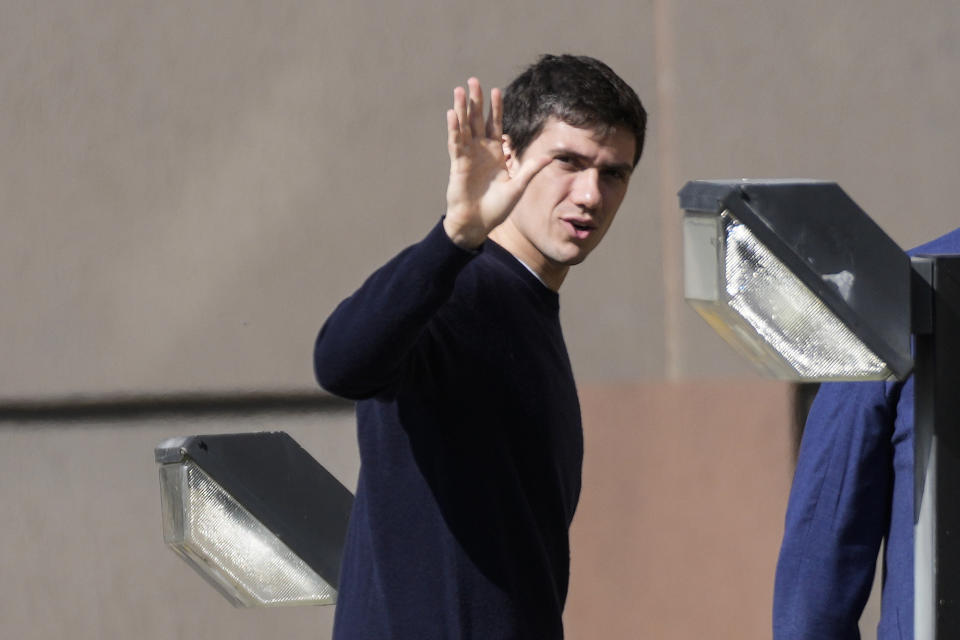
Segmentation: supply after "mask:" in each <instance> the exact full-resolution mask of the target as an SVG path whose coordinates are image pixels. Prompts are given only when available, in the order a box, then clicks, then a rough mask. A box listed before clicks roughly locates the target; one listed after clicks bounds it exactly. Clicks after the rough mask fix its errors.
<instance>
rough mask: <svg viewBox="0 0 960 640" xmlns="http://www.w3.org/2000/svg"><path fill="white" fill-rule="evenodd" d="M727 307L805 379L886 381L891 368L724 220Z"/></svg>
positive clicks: (743, 232)
mask: <svg viewBox="0 0 960 640" xmlns="http://www.w3.org/2000/svg"><path fill="white" fill-rule="evenodd" d="M722 233H723V235H724V238H723V245H724V247H723V252H722V258H721V259H722V260H723V271H724V274H723V279H724V282H723V285H724V286H725V288H726V294H727V298H728V299H727V304H729V306H730V307H731V308H732V309H733V310H735V311H736V312H737V313H738V314H739V315H740V316H741V317H742V318H743V319H744V320H745V321H746V323H747V324H748V325H749V327H750V328H752V330H753V331H755V332H756V334H757V335H758V337H759V338H761V339H762V340H763V341H764V342H765V343H766V344H767V345H769V347H771V348H772V349H773V350H774V351H775V352H776V353H777V354H779V355H780V357H782V358H783V359H784V360H785V361H786V362H787V363H788V364H789V366H790V367H791V368H792V369H793V370H794V371H795V372H796V374H797V376H798V377H799V378H802V379H817V380H847V379H861V380H862V379H883V378H886V377H887V376H888V375H890V371H889V369H888V368H887V366H886V364H885V363H884V362H883V361H882V360H881V359H880V358H878V357H877V356H876V354H874V353H873V352H872V351H871V350H870V349H868V348H867V347H866V346H865V345H864V344H863V342H862V341H861V340H860V339H859V338H857V336H856V335H854V333H853V332H852V331H850V329H849V328H847V326H846V325H845V324H844V323H843V322H842V321H841V320H840V319H839V318H837V316H836V315H835V314H834V313H833V312H832V311H830V309H828V308H827V306H826V305H824V304H823V302H821V301H820V299H819V298H817V297H816V296H815V295H814V294H813V292H812V291H811V290H810V289H809V288H807V286H806V285H804V284H803V283H802V282H801V281H800V279H799V278H797V276H795V275H794V274H793V273H792V272H791V271H790V270H789V269H787V267H786V266H784V264H783V263H782V262H781V261H780V260H778V259H777V258H776V257H775V256H774V255H773V254H772V253H771V252H770V251H769V250H768V249H767V248H766V247H765V246H764V245H763V244H761V243H760V242H759V241H758V240H757V238H756V236H754V235H753V233H751V232H750V230H749V229H748V228H747V227H746V226H744V225H743V224H741V223H740V222H738V221H736V220H735V219H733V218H732V217H730V216H729V215H728V214H724V215H723V222H722Z"/></svg>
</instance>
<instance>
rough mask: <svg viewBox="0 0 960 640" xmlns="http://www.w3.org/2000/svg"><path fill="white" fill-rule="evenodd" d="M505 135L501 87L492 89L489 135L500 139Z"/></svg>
mask: <svg viewBox="0 0 960 640" xmlns="http://www.w3.org/2000/svg"><path fill="white" fill-rule="evenodd" d="M502 135H503V95H502V94H501V93H500V89H496V88H494V89H491V90H490V115H489V116H488V117H487V137H488V138H490V139H491V140H497V141H499V140H500V138H501V136H502Z"/></svg>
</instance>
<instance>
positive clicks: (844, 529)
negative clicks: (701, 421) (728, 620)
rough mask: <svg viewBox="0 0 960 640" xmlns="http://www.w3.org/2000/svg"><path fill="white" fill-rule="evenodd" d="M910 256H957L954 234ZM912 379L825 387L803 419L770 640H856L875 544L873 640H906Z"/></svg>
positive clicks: (958, 235)
mask: <svg viewBox="0 0 960 640" xmlns="http://www.w3.org/2000/svg"><path fill="white" fill-rule="evenodd" d="M910 253H911V254H914V255H922V254H954V253H958V254H960V229H957V230H954V231H952V232H950V233H948V234H946V235H943V236H941V237H939V238H937V239H935V240H933V241H931V242H928V243H926V244H923V245H921V246H919V247H917V248H915V249H913V250H912V251H911V252H910ZM913 400H914V393H913V378H912V377H910V378H908V379H907V380H906V381H905V382H849V383H828V384H824V385H822V386H821V388H820V391H819V392H818V394H817V397H816V399H815V400H814V402H813V406H812V407H811V409H810V414H809V416H808V418H807V422H806V426H805V427H804V431H803V438H802V441H801V444H800V451H799V454H798V457H797V469H796V472H795V474H794V479H793V486H792V488H791V491H790V500H789V503H788V505H787V515H786V522H785V527H784V535H783V543H782V546H781V548H780V557H779V561H778V563H777V573H776V580H775V586H774V601H773V635H774V638H775V639H776V640H807V639H810V640H813V639H821V638H822V639H825V640H826V639H829V640H847V639H854V640H856V639H859V638H860V631H859V627H858V622H859V619H860V616H861V614H862V612H863V607H864V605H865V604H866V602H867V599H868V597H869V595H870V588H871V586H872V584H873V577H874V570H875V567H876V564H877V554H878V553H879V551H880V548H881V544H882V545H883V549H884V555H883V579H882V587H883V592H882V597H881V617H880V623H879V626H878V628H877V637H878V639H879V640H891V639H896V640H904V639H909V638H913Z"/></svg>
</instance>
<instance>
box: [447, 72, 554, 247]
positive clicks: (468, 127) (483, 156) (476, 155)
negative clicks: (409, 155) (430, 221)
mask: <svg viewBox="0 0 960 640" xmlns="http://www.w3.org/2000/svg"><path fill="white" fill-rule="evenodd" d="M467 87H468V90H469V101H468V96H467V92H465V91H464V89H463V88H462V87H457V88H456V89H455V90H454V92H453V109H450V110H449V111H447V150H448V151H449V153H450V182H449V184H448V185H447V215H446V218H444V229H446V231H447V234H448V235H449V236H450V237H451V238H452V239H453V241H454V242H456V243H457V244H458V245H460V246H462V247H467V248H475V247H478V246H480V245H481V244H482V243H483V241H484V239H485V238H486V237H487V235H488V234H489V233H490V231H491V230H493V229H494V228H495V227H496V226H497V225H499V224H500V223H501V222H503V221H504V220H505V219H506V217H507V216H509V215H510V212H511V211H512V210H513V207H514V205H516V204H517V201H518V200H519V199H520V196H522V195H523V191H524V189H525V188H526V186H527V184H528V183H529V182H530V179H531V178H532V177H533V176H534V175H536V173H537V172H538V171H539V170H540V169H542V168H543V166H544V165H545V164H546V163H547V162H548V161H549V158H537V159H535V160H532V161H530V162H526V163H522V164H520V165H519V168H518V169H517V170H515V171H514V175H513V176H511V175H510V172H509V171H508V170H507V163H506V157H505V156H504V152H503V97H502V95H501V93H500V90H499V89H493V90H492V91H491V92H490V113H489V115H488V117H487V120H486V123H484V120H483V92H482V91H481V89H480V82H479V81H478V80H477V79H476V78H470V80H468V81H467Z"/></svg>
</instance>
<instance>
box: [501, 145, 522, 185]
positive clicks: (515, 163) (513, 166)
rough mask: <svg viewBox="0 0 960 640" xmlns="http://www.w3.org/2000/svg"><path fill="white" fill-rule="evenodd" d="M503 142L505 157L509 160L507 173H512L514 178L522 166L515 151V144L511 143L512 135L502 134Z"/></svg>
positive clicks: (511, 175)
mask: <svg viewBox="0 0 960 640" xmlns="http://www.w3.org/2000/svg"><path fill="white" fill-rule="evenodd" d="M501 142H502V144H503V158H504V160H506V161H507V173H508V174H510V177H511V178H512V177H513V176H514V174H515V173H516V171H517V168H518V167H519V166H520V160H519V158H517V156H516V154H515V153H514V152H513V145H511V144H510V136H508V135H507V134H503V135H502V136H501Z"/></svg>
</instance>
